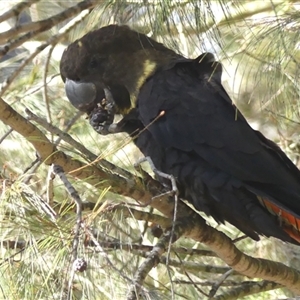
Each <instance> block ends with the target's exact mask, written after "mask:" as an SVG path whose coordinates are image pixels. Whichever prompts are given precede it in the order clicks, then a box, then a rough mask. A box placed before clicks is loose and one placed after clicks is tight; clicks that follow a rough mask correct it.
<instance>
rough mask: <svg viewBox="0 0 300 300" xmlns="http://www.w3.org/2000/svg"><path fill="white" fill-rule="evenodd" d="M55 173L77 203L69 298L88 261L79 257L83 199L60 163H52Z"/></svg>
mask: <svg viewBox="0 0 300 300" xmlns="http://www.w3.org/2000/svg"><path fill="white" fill-rule="evenodd" d="M51 167H52V170H53V174H55V175H58V176H59V178H60V180H61V181H62V182H63V184H64V186H65V188H66V190H67V191H68V193H69V194H70V196H71V197H72V199H73V200H74V202H75V204H76V224H75V229H74V238H73V245H72V261H73V266H72V269H71V275H70V279H69V285H68V298H69V299H70V292H71V290H72V283H73V280H74V276H75V272H76V271H79V272H83V271H85V270H86V268H87V263H86V261H85V260H84V259H83V258H78V246H79V238H80V232H81V223H82V207H83V205H82V201H81V199H80V197H79V194H78V192H77V191H76V190H75V188H74V187H73V186H72V184H71V183H70V181H69V180H68V179H67V176H66V175H65V173H64V170H63V168H62V167H61V166H59V165H54V164H53V165H52V166H51Z"/></svg>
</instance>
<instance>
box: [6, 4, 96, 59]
mask: <svg viewBox="0 0 300 300" xmlns="http://www.w3.org/2000/svg"><path fill="white" fill-rule="evenodd" d="M96 4H97V3H96V1H94V0H86V1H82V2H80V3H77V4H76V5H74V6H72V7H69V8H67V9H66V10H64V11H62V12H60V13H58V14H57V15H54V16H51V17H49V18H48V19H45V20H41V21H38V22H31V23H25V24H23V25H21V26H16V27H14V28H12V29H10V30H8V31H6V32H4V33H2V34H0V43H1V42H3V41H6V40H8V39H9V38H12V37H15V36H17V35H18V34H19V33H22V32H27V33H26V34H24V35H22V36H20V37H17V38H15V39H13V40H12V41H10V42H9V43H7V44H6V45H4V46H3V47H1V48H0V58H1V57H2V56H4V55H5V54H6V53H8V52H9V51H11V50H13V49H15V48H17V47H19V46H20V45H22V44H23V43H24V42H26V41H28V40H31V39H33V38H34V37H35V36H37V35H38V34H40V33H42V32H45V31H47V30H49V29H51V28H52V27H53V26H55V25H57V24H58V23H61V22H63V21H65V20H67V19H69V18H71V17H73V16H76V15H78V14H79V13H80V12H82V11H83V10H86V9H91V8H93V7H94V6H95V5H96Z"/></svg>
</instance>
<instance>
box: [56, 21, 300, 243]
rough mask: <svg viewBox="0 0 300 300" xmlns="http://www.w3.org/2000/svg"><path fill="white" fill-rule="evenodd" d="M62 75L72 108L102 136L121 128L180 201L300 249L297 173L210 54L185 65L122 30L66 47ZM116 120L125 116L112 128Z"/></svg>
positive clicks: (165, 50) (146, 40)
mask: <svg viewBox="0 0 300 300" xmlns="http://www.w3.org/2000/svg"><path fill="white" fill-rule="evenodd" d="M60 71H61V76H62V79H63V81H64V82H65V88H66V94H67V96H68V98H69V100H70V101H71V103H72V104H73V105H74V106H75V107H76V108H78V109H80V110H82V111H85V112H87V113H88V115H89V118H90V123H91V124H92V126H93V127H94V128H95V129H96V130H97V131H98V132H99V133H101V134H107V133H109V132H118V131H124V132H127V133H128V134H130V135H131V136H132V137H133V138H134V143H135V144H136V146H137V147H138V148H139V149H140V150H141V152H142V153H143V154H144V155H145V156H149V157H150V158H151V159H152V161H153V163H154V165H155V167H156V168H157V169H159V170H160V171H162V172H165V173H167V174H171V175H173V176H174V177H175V178H176V181H177V185H178V189H179V196H180V197H181V198H182V199H186V200H188V201H189V202H191V203H192V204H193V205H194V207H195V208H196V209H197V210H199V211H203V212H205V213H206V214H207V215H210V216H212V217H213V218H214V219H215V220H217V221H218V222H224V221H228V222H230V223H231V224H233V225H234V226H236V227H237V228H239V229H240V230H241V231H242V232H244V233H245V234H247V235H248V236H250V237H251V238H253V239H255V240H258V239H259V235H265V236H274V237H276V238H278V239H281V240H283V241H288V242H293V243H300V172H299V170H298V169H297V167H296V166H295V165H294V164H293V163H292V162H291V160H290V159H289V158H288V157H287V156H286V155H285V154H284V152H283V151H282V150H281V149H280V148H279V147H278V146H277V145H276V144H275V143H273V142H272V141H270V140H268V139H267V138H266V137H264V136H263V135H262V134H261V133H260V132H258V131H255V130H253V129H252V128H251V127H250V126H249V124H248V123H247V121H246V120H245V118H244V117H243V115H242V114H241V113H240V111H239V110H238V109H237V108H236V107H235V105H234V104H233V103H232V101H231V99H230V97H229V96H228V94H227V93H226V91H225V90H224V88H223V86H222V84H221V74H222V66H221V64H220V63H219V62H217V61H215V59H214V56H213V55H212V54H210V53H205V54H202V55H200V56H199V57H198V58H196V59H187V58H184V57H183V56H181V55H179V54H177V53H176V52H174V51H172V50H170V49H168V48H166V47H165V46H164V45H162V44H160V43H158V42H156V41H155V40H153V39H151V38H149V37H147V36H146V35H144V34H141V33H139V32H136V31H133V30H131V29H130V28H129V27H127V26H117V25H110V26H107V27H103V28H100V29H99V30H95V31H92V32H90V33H88V34H86V35H85V36H83V37H82V38H80V39H79V40H77V41H75V42H73V43H72V44H71V45H69V47H68V48H67V49H66V50H65V52H64V53H63V56H62V59H61V64H60ZM115 114H121V115H123V119H122V120H121V121H120V122H119V123H117V124H113V118H114V115H115Z"/></svg>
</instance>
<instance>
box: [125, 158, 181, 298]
mask: <svg viewBox="0 0 300 300" xmlns="http://www.w3.org/2000/svg"><path fill="white" fill-rule="evenodd" d="M143 162H148V163H149V165H150V167H151V169H152V171H153V172H154V173H155V174H156V175H157V176H159V177H162V178H166V179H168V180H170V181H171V187H172V189H171V190H170V191H168V192H166V193H164V194H160V195H158V196H155V197H153V199H152V200H154V199H156V198H164V197H166V196H174V201H175V205H174V213H173V222H172V227H171V229H170V230H168V231H166V232H165V234H164V235H163V236H162V237H161V238H160V240H159V241H158V243H157V244H156V246H155V247H154V248H153V250H152V251H151V252H150V254H149V256H148V257H147V259H146V260H145V261H144V263H143V264H142V265H141V266H140V267H139V269H138V271H137V273H136V275H135V279H134V282H135V283H137V284H138V285H136V284H134V285H133V286H132V287H131V288H130V291H129V294H128V298H127V299H128V300H133V299H136V297H137V294H138V291H139V289H138V286H141V285H142V283H143V281H144V280H145V278H146V276H147V274H148V273H149V272H150V270H151V269H152V268H153V267H155V266H156V265H157V264H158V263H159V258H160V257H161V255H162V254H163V253H164V252H165V251H166V249H167V259H166V260H167V261H166V265H167V267H168V262H169V259H170V252H171V245H172V243H173V242H174V241H175V240H177V239H178V238H179V237H180V234H178V233H179V232H176V224H177V223H176V222H177V207H178V189H177V185H176V180H175V178H174V176H173V175H170V174H166V173H164V172H161V171H160V170H158V169H157V168H156V167H155V165H154V163H153V161H152V159H151V158H150V157H149V156H146V157H143V158H142V159H140V160H139V161H137V162H136V163H135V164H134V167H135V169H136V170H137V171H140V172H141V173H142V174H144V173H145V172H144V171H143V170H142V169H141V168H139V165H140V164H141V163H143ZM179 229H180V227H178V228H177V231H178V230H179ZM167 272H168V275H169V278H170V282H171V286H172V299H173V298H174V287H173V282H172V278H171V274H170V272H169V268H167Z"/></svg>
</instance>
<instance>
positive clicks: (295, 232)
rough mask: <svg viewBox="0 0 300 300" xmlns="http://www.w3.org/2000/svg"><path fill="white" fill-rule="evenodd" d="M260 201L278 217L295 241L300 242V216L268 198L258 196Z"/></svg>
mask: <svg viewBox="0 0 300 300" xmlns="http://www.w3.org/2000/svg"><path fill="white" fill-rule="evenodd" d="M257 198H258V199H259V201H260V203H261V204H262V205H263V206H264V207H265V208H266V209H267V210H268V211H269V212H270V213H271V214H272V215H274V216H277V217H278V220H279V222H280V223H281V226H282V228H283V229H284V231H285V232H286V233H287V234H288V235H289V236H290V237H291V238H292V239H294V240H295V241H297V242H298V243H300V217H295V216H294V215H292V214H291V213H289V212H287V211H285V210H283V209H282V208H280V207H278V206H276V205H275V204H274V203H273V202H271V201H270V200H268V199H267V198H262V197H257Z"/></svg>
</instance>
